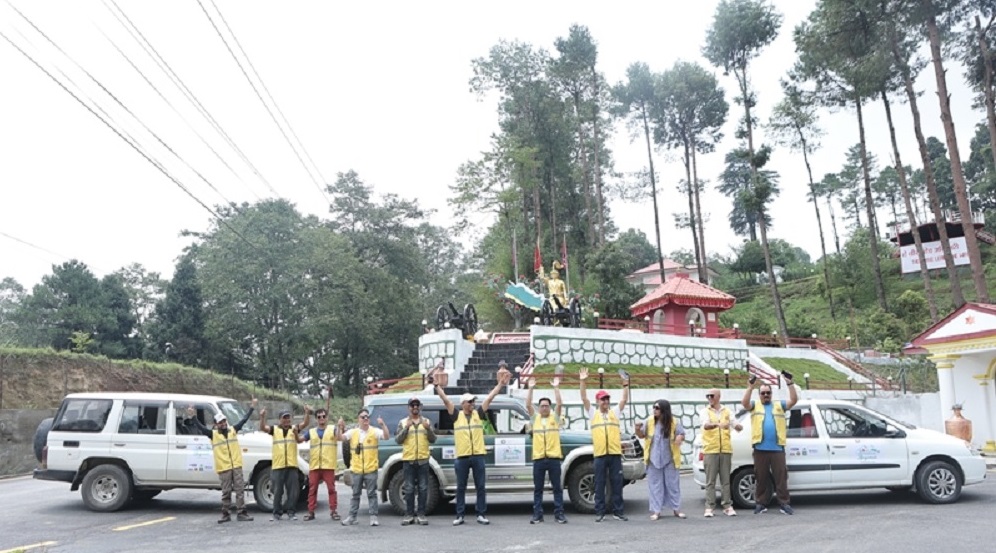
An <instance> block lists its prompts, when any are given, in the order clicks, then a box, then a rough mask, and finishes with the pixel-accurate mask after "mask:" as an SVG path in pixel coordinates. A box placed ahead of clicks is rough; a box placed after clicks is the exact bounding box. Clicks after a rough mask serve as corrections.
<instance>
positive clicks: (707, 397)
mask: <svg viewBox="0 0 996 553" xmlns="http://www.w3.org/2000/svg"><path fill="white" fill-rule="evenodd" d="M714 397H716V395H715V394H706V399H712V398H714Z"/></svg>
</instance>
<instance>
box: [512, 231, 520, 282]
mask: <svg viewBox="0 0 996 553" xmlns="http://www.w3.org/2000/svg"><path fill="white" fill-rule="evenodd" d="M512 271H514V273H513V274H512V282H516V283H518V282H519V248H518V244H517V241H516V237H515V227H512Z"/></svg>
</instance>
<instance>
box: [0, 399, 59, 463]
mask: <svg viewBox="0 0 996 553" xmlns="http://www.w3.org/2000/svg"><path fill="white" fill-rule="evenodd" d="M53 415H55V409H2V410H0V476H6V475H10V474H24V473H28V472H30V471H31V470H32V469H34V468H35V467H37V466H38V462H37V461H36V460H35V454H34V449H33V446H34V438H35V430H36V429H37V428H38V424H39V423H41V421H42V420H44V419H47V418H49V417H51V416H53Z"/></svg>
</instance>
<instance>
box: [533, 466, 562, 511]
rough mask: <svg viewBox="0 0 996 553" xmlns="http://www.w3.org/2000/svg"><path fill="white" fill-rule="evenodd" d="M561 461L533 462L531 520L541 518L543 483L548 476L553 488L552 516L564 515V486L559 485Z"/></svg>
mask: <svg viewBox="0 0 996 553" xmlns="http://www.w3.org/2000/svg"><path fill="white" fill-rule="evenodd" d="M560 462H561V459H538V460H536V461H533V518H543V483H544V481H545V480H546V475H547V474H549V475H550V485H551V486H553V514H554V516H558V517H559V516H563V515H564V486H563V485H562V484H561V483H560V470H561V467H560Z"/></svg>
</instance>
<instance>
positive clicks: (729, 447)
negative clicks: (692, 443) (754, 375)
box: [699, 388, 743, 517]
mask: <svg viewBox="0 0 996 553" xmlns="http://www.w3.org/2000/svg"><path fill="white" fill-rule="evenodd" d="M719 399H720V392H719V390H718V389H716V388H713V389H711V390H709V391H708V392H706V400H707V401H708V402H709V404H708V405H706V406H705V408H703V409H702V410H701V411H700V412H699V420H700V421H702V462H703V463H704V465H705V474H706V487H705V494H706V506H705V516H706V517H712V516H713V509H715V508H716V478H717V477H719V485H720V490H721V495H722V503H721V504H720V505H721V506H722V507H723V513H724V514H725V515H726V516H728V517H733V516H737V512H736V511H734V510H733V500H732V498H731V497H730V469H731V466H732V463H733V442H732V441H731V440H730V428H734V429H736V431H737V432H740V431H741V430H743V426H742V425H741V424H740V423H739V422H737V421H736V420H735V419H734V418H733V413H732V412H730V410H729V409H728V408H727V407H725V406H723V405H722V404H720V403H719Z"/></svg>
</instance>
